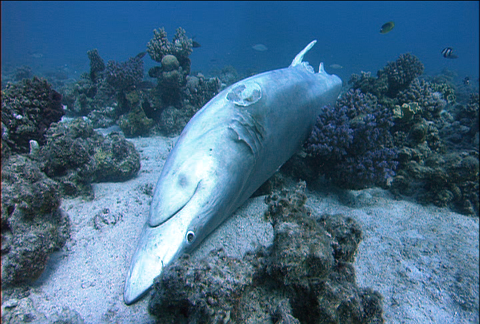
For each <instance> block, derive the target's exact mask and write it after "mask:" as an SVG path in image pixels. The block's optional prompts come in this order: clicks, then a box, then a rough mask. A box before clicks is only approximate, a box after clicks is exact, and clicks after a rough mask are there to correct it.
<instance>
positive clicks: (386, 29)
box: [380, 21, 395, 34]
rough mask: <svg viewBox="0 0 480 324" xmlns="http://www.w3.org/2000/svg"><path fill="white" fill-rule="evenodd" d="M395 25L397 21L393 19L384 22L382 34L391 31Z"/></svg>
mask: <svg viewBox="0 0 480 324" xmlns="http://www.w3.org/2000/svg"><path fill="white" fill-rule="evenodd" d="M393 27H395V23H394V22H393V21H389V22H387V23H385V24H383V26H382V28H381V29H380V34H386V33H388V32H390V31H391V30H392V29H393Z"/></svg>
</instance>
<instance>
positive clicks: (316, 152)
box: [305, 89, 397, 189]
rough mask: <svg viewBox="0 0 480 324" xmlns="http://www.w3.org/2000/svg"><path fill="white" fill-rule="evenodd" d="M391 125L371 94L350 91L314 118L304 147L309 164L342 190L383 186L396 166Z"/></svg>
mask: <svg viewBox="0 0 480 324" xmlns="http://www.w3.org/2000/svg"><path fill="white" fill-rule="evenodd" d="M392 126H393V114H392V112H391V111H389V110H388V109H386V108H385V107H383V106H382V105H380V104H377V100H376V98H375V97H374V96H373V95H371V94H367V95H365V94H363V93H362V92H361V91H360V90H358V89H357V90H355V91H354V90H350V91H348V92H346V93H345V94H344V95H343V96H342V97H341V98H340V99H339V100H337V103H336V104H335V108H333V109H332V108H331V107H324V108H323V110H322V113H321V114H320V115H319V117H318V118H317V122H316V124H315V127H314V129H313V131H312V133H311V135H310V137H309V138H308V140H307V142H306V144H305V148H306V151H307V153H308V154H309V156H310V158H311V161H310V165H312V166H313V167H314V168H315V169H317V170H319V171H320V173H322V174H325V175H327V176H328V177H329V178H330V179H331V180H332V181H333V182H334V183H336V184H337V185H339V186H341V187H343V188H347V189H361V188H366V187H369V186H374V185H377V186H386V184H387V180H388V179H389V178H392V177H393V176H394V175H395V172H394V171H395V169H396V166H397V161H396V150H395V148H394V146H393V137H392V135H391V133H390V129H391V127H392Z"/></svg>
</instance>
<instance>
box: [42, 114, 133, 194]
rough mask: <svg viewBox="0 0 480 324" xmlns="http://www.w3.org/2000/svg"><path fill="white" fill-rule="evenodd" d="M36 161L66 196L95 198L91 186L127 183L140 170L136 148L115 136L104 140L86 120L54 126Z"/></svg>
mask: <svg viewBox="0 0 480 324" xmlns="http://www.w3.org/2000/svg"><path fill="white" fill-rule="evenodd" d="M35 159H36V160H37V161H39V163H40V166H41V169H42V171H43V172H45V174H46V175H47V176H49V177H50V178H52V179H53V180H55V181H56V182H57V183H58V187H59V190H60V192H61V193H62V195H67V196H77V195H87V196H88V195H92V194H93V192H92V188H91V183H92V182H102V181H124V180H127V179H130V178H131V177H133V176H135V175H136V174H137V172H138V170H139V169H140V156H139V154H138V152H137V151H136V149H135V147H134V145H133V144H131V143H129V142H127V141H126V140H125V138H123V137H122V136H120V135H119V134H116V133H111V134H109V135H107V136H106V137H103V136H102V135H100V134H98V133H96V132H95V131H94V130H93V128H92V125H91V123H90V122H88V120H85V119H83V118H76V119H75V120H73V121H72V122H71V123H68V124H67V123H58V124H54V125H52V126H51V127H50V129H49V130H48V134H47V143H46V144H45V145H44V146H43V147H41V148H40V150H39V152H38V154H37V155H36V156H35Z"/></svg>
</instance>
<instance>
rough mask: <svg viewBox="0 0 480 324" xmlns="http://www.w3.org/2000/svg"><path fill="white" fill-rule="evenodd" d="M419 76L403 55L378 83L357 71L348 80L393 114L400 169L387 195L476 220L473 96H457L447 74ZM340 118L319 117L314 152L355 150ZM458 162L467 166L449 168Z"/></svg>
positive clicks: (476, 104)
mask: <svg viewBox="0 0 480 324" xmlns="http://www.w3.org/2000/svg"><path fill="white" fill-rule="evenodd" d="M422 72H423V65H422V64H421V63H420V62H419V61H418V59H416V58H415V57H414V56H413V55H410V54H405V55H402V56H400V58H399V59H398V60H397V61H396V62H395V63H389V64H388V65H387V66H386V67H385V68H384V69H382V70H380V71H379V72H378V73H377V75H378V77H377V78H374V77H372V76H371V75H370V73H365V72H362V74H361V75H355V74H354V75H352V78H351V80H350V83H352V84H353V89H356V90H361V91H362V93H365V94H366V95H371V96H372V97H373V98H375V100H372V101H376V103H377V104H381V105H382V106H384V107H386V108H387V109H389V110H391V111H392V112H393V116H394V119H393V121H394V125H393V126H392V127H390V129H389V133H390V134H391V135H390V138H393V147H395V148H396V151H397V152H398V161H399V164H398V166H397V171H396V173H397V174H396V176H395V177H394V178H393V181H391V184H392V185H391V187H390V188H391V190H392V192H393V193H394V194H396V195H397V196H403V195H407V196H413V197H416V198H417V199H419V200H420V201H421V202H424V203H434V204H435V205H437V206H442V207H445V206H448V207H450V208H452V209H453V210H455V211H457V212H461V213H464V214H468V215H475V214H476V215H478V212H479V210H478V205H479V203H478V201H479V197H478V181H479V180H478V179H479V177H478V172H477V171H476V170H477V169H478V145H479V142H480V140H479V131H478V123H479V122H478V121H479V112H478V111H479V109H478V107H479V99H478V98H479V97H478V92H476V93H475V92H473V93H472V91H473V90H472V89H469V91H466V90H465V89H464V90H463V92H460V95H459V93H458V89H459V86H455V85H454V84H453V80H454V78H455V77H456V76H455V74H454V73H452V72H451V71H444V72H442V73H441V74H439V75H436V76H433V77H424V78H422V79H420V78H418V76H419V75H420V74H421V73H422ZM460 88H461V87H460ZM477 91H478V90H477ZM467 93H469V94H468V95H466V94H467ZM359 103H360V101H359ZM345 115H347V112H346V110H345V109H344V110H340V111H339V112H338V113H337V115H336V116H335V115H334V116H331V115H330V117H328V115H327V117H328V118H330V119H327V117H320V118H323V119H321V120H320V124H318V125H317V126H323V127H324V128H323V129H321V130H320V132H318V130H317V129H316V130H315V131H316V133H315V132H314V133H313V134H312V136H313V137H314V138H313V139H314V140H315V139H316V140H317V141H318V142H316V143H314V144H315V146H314V147H313V149H314V152H324V154H323V155H326V153H328V148H331V149H332V152H331V153H330V154H331V155H333V156H334V157H336V156H337V157H338V155H340V154H343V155H344V156H345V154H346V153H348V148H349V147H351V146H355V145H357V144H353V143H350V142H348V134H349V133H348V129H347V128H346V126H345V125H348V123H347V122H346V121H345V118H346V117H345ZM332 120H333V121H332ZM322 122H323V124H322ZM387 136H388V135H387ZM354 137H355V135H354ZM335 141H337V142H335ZM325 143H326V144H325ZM328 143H331V145H328ZM333 148H335V149H333ZM369 154H371V153H369ZM454 157H455V158H454ZM459 157H462V158H461V159H466V161H468V163H466V164H464V165H463V164H461V163H458V162H455V163H453V162H452V164H449V163H450V162H451V161H457V160H458V159H459ZM387 158H388V157H387ZM380 159H382V158H381V157H380ZM440 161H444V162H440ZM473 161H476V162H475V163H474V162H473ZM352 162H353V161H352ZM360 162H361V161H360ZM317 163H322V162H321V161H318V162H317ZM326 164H327V165H328V158H327V163H326ZM358 165H359V161H355V163H352V164H351V167H350V168H348V167H346V166H345V165H342V169H340V170H339V172H342V171H344V172H345V171H346V172H345V174H347V175H350V174H351V171H352V170H353V171H355V170H356V169H355V168H356V167H358ZM467 165H468V167H467ZM455 174H461V175H462V176H457V175H455Z"/></svg>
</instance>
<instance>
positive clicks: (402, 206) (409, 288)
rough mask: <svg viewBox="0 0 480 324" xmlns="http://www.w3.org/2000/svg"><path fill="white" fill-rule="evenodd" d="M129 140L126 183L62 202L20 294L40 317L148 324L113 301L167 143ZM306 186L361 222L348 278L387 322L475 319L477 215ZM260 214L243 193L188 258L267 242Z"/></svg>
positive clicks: (258, 201)
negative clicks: (38, 265) (134, 163)
mask: <svg viewBox="0 0 480 324" xmlns="http://www.w3.org/2000/svg"><path fill="white" fill-rule="evenodd" d="M131 141H132V142H133V143H134V144H135V145H136V147H137V149H138V150H139V151H140V154H141V158H142V161H141V163H142V168H141V170H140V173H139V175H138V176H137V177H136V178H135V179H132V180H130V181H126V182H123V183H101V184H95V185H94V190H95V199H94V200H93V201H84V200H82V199H78V198H77V199H65V200H64V201H63V203H62V208H63V209H64V210H65V211H66V212H67V213H68V215H69V216H70V219H71V221H72V235H71V240H70V241H69V242H68V243H67V245H66V247H65V248H64V249H63V250H62V251H61V252H58V253H55V254H54V255H53V256H52V257H51V259H50V262H49V265H48V268H47V270H46V271H45V273H44V275H42V277H41V278H40V279H39V280H38V281H37V282H36V283H35V287H34V289H32V293H31V294H30V296H29V297H28V298H30V299H31V300H32V301H33V304H34V306H35V308H36V309H37V310H38V311H39V312H42V313H44V314H45V315H46V316H47V318H48V317H51V315H52V314H54V313H55V312H58V311H61V309H62V308H63V307H68V308H70V309H72V310H75V311H76V312H78V313H79V314H80V315H81V316H82V317H83V319H84V320H85V323H153V322H154V319H153V318H152V317H151V316H149V315H148V312H147V303H148V299H147V298H145V299H143V300H142V301H140V302H138V303H136V304H134V305H132V306H126V305H125V304H124V303H123V285H124V281H125V276H126V273H127V269H128V267H129V265H130V258H131V256H132V254H133V252H134V250H135V248H136V245H137V239H138V235H139V234H140V231H141V228H142V226H143V224H144V222H145V220H146V218H147V216H148V211H149V202H150V200H151V196H149V195H147V194H145V193H144V187H145V185H147V184H148V185H151V186H152V187H154V186H155V183H156V181H157V179H158V176H159V174H160V172H161V169H162V167H163V163H164V161H165V158H166V156H167V154H168V152H169V150H170V148H171V146H172V143H174V139H169V138H165V137H152V138H141V139H133V140H131ZM309 189H310V190H309V192H308V197H309V200H308V202H307V204H308V206H310V207H311V208H312V209H314V210H316V211H317V212H318V213H329V214H334V213H343V214H345V215H348V216H351V217H353V218H355V219H356V220H357V221H358V222H359V223H360V224H361V227H362V230H363V232H364V239H363V241H362V243H361V244H360V249H359V251H358V254H357V258H356V262H355V267H356V269H357V281H358V283H359V285H360V286H362V287H371V288H373V289H375V290H378V291H379V292H380V293H382V294H383V295H384V297H385V300H384V312H385V319H386V320H387V322H389V323H478V314H477V312H478V271H479V268H478V261H479V260H478V259H479V247H478V230H479V227H478V219H477V218H471V217H466V216H463V215H459V214H455V213H452V212H450V211H448V210H446V209H440V208H436V207H422V206H420V205H418V204H415V203H411V202H406V201H395V200H393V199H392V198H391V197H390V196H389V194H388V192H385V191H382V190H378V189H371V190H364V191H358V192H349V193H346V194H345V193H342V194H340V195H339V194H332V193H330V192H326V191H325V190H324V192H319V191H315V192H313V191H312V190H311V189H312V188H309ZM106 209H108V213H106ZM265 210H266V205H265V203H264V198H263V197H258V198H254V199H250V200H249V201H247V202H246V203H245V205H244V206H243V207H241V208H240V209H239V210H238V211H237V212H236V213H235V215H234V216H232V217H231V218H230V219H229V220H227V221H226V222H225V223H224V224H223V225H222V226H221V227H220V228H219V229H217V231H216V232H214V233H213V234H212V235H211V236H210V237H209V238H208V239H207V240H206V241H205V242H204V243H203V244H202V245H201V246H200V248H199V249H198V250H197V251H196V252H195V253H194V254H195V255H196V256H195V255H194V256H193V257H201V256H202V255H205V254H206V253H208V251H210V250H211V249H213V248H217V247H221V246H223V247H224V248H225V249H226V251H227V253H228V254H230V255H234V256H235V255H236V256H240V255H241V254H242V253H244V251H246V250H248V249H254V248H255V247H257V246H258V245H259V244H264V245H268V244H270V242H271V240H272V237H273V233H272V228H271V226H270V224H268V223H267V222H265V220H264V217H263V213H264V211H265ZM99 216H102V217H99ZM95 219H96V221H95ZM101 219H104V220H105V221H104V222H102V221H101ZM95 224H96V225H95ZM95 227H97V228H98V229H95ZM462 294H466V295H467V296H470V297H468V298H470V301H471V302H476V303H477V305H476V306H473V307H474V308H475V307H476V311H470V312H469V311H465V310H463V309H462V308H461V307H460V306H459V304H458V303H457V302H455V301H454V300H455V298H457V299H458V300H460V301H461V300H462V297H461V295H462ZM472 294H473V296H476V300H475V297H471V296H472ZM459 295H460V297H456V296H459ZM472 298H473V299H472ZM464 299H465V298H464ZM468 305H469V304H467V306H468ZM34 323H35V321H34Z"/></svg>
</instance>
